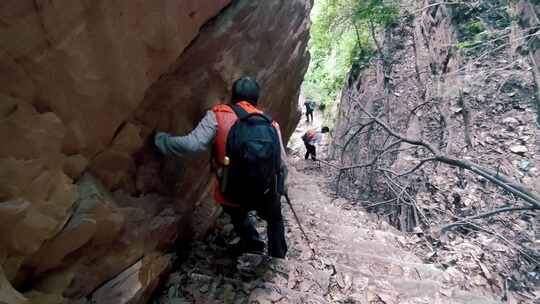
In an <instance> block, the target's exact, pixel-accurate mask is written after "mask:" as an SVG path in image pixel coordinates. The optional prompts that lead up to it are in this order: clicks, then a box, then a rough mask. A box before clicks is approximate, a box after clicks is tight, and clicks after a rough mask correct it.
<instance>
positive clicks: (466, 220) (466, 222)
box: [440, 207, 538, 233]
mask: <svg viewBox="0 0 540 304" xmlns="http://www.w3.org/2000/svg"><path fill="white" fill-rule="evenodd" d="M524 210H538V208H536V207H506V208H500V209H495V210H492V211H489V212H485V213H481V214H478V215H475V216H471V217H467V218H464V219H462V220H459V221H457V222H454V223H451V224H447V225H444V226H442V227H441V229H440V230H441V233H445V232H447V231H448V230H450V229H452V228H454V227H457V226H463V225H469V224H470V221H472V220H477V219H481V218H486V217H490V216H493V215H496V214H499V213H503V212H514V211H524Z"/></svg>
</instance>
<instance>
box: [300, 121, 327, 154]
mask: <svg viewBox="0 0 540 304" xmlns="http://www.w3.org/2000/svg"><path fill="white" fill-rule="evenodd" d="M328 132H330V129H329V128H328V127H322V128H321V130H320V131H316V130H314V129H309V130H307V131H306V133H304V135H302V141H303V142H304V145H305V146H306V155H304V159H308V158H309V156H310V155H311V159H312V160H313V161H316V160H317V148H316V147H315V145H316V144H317V143H318V142H320V141H321V139H322V135H323V134H324V133H328Z"/></svg>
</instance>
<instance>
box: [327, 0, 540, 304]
mask: <svg viewBox="0 0 540 304" xmlns="http://www.w3.org/2000/svg"><path fill="white" fill-rule="evenodd" d="M403 3H406V5H405V7H407V8H409V11H408V12H402V13H403V17H402V18H400V19H399V20H398V21H397V22H396V23H395V24H393V25H391V26H389V27H387V28H386V29H384V31H382V32H381V33H380V35H379V39H380V41H381V44H382V50H381V51H382V54H383V56H382V58H374V59H373V60H372V61H371V62H370V64H369V65H368V68H366V69H364V70H361V71H359V70H354V71H351V74H350V77H349V80H348V83H347V85H346V87H345V88H344V89H343V91H342V93H341V96H340V104H339V110H338V113H337V121H336V130H335V134H334V141H333V143H332V145H331V147H332V148H333V149H332V156H333V158H334V159H336V160H337V161H339V162H340V163H341V165H342V166H344V167H349V166H350V167H352V168H350V169H347V170H343V171H342V172H341V174H340V178H339V180H340V182H339V184H338V185H339V189H338V191H339V192H340V193H341V194H343V195H347V196H349V197H351V198H354V199H355V200H359V201H362V202H365V204H366V206H370V207H371V208H370V209H369V210H370V211H373V212H377V213H379V214H380V215H381V216H383V217H384V218H385V219H387V220H388V221H389V222H390V223H391V224H392V225H394V226H395V227H398V228H400V229H401V230H403V231H409V232H414V234H415V236H414V237H415V238H416V239H417V243H416V244H415V247H417V248H423V249H422V250H418V251H419V252H420V253H421V254H422V255H423V256H424V258H425V259H426V260H430V261H435V262H438V263H440V264H441V265H442V266H443V267H445V268H449V269H454V270H456V271H458V272H461V273H463V274H465V275H469V276H472V277H473V278H474V279H473V280H471V282H470V283H469V284H470V285H471V286H489V287H490V288H493V290H495V291H496V292H498V293H500V294H505V293H506V292H507V290H508V288H509V289H510V291H513V292H516V293H517V294H519V296H517V295H516V297H518V298H521V299H522V300H524V301H526V302H527V301H531V302H532V299H534V297H535V295H534V292H535V290H537V287H535V285H534V284H537V282H538V281H537V279H536V278H535V277H534V276H530V274H531V273H536V271H537V269H538V268H537V265H538V259H539V256H538V254H537V253H538V242H537V240H538V230H537V229H538V228H537V227H538V221H537V217H538V211H522V212H514V213H509V214H508V213H504V215H505V216H508V217H507V218H505V219H504V220H503V219H501V218H500V217H499V216H498V215H497V216H495V217H492V218H491V219H488V220H487V221H477V222H474V223H473V225H467V223H461V225H458V226H456V227H453V228H458V232H459V233H449V234H446V235H443V236H442V237H441V235H440V231H439V228H440V227H441V226H442V224H444V223H445V222H454V221H456V220H459V219H462V218H466V217H468V216H474V215H477V214H482V213H483V212H488V211H491V210H493V209H497V208H501V207H520V206H528V205H527V204H526V203H525V202H524V201H523V200H520V199H517V198H515V197H512V196H511V195H509V193H508V192H506V191H503V190H501V188H499V187H496V186H494V185H493V184H491V183H490V182H489V181H488V180H486V179H485V178H483V177H480V176H478V175H475V174H472V173H471V172H468V171H465V170H463V169H459V168H455V167H452V166H448V165H445V164H442V163H438V162H436V161H433V160H430V157H432V156H433V154H431V153H430V152H429V151H428V149H427V148H426V147H419V146H417V145H414V144H408V143H404V142H402V141H400V140H399V138H396V137H393V136H389V134H388V132H387V131H386V130H385V129H384V128H383V127H382V126H381V125H380V124H377V123H373V120H372V119H371V118H370V117H368V115H366V113H365V112H364V110H365V111H367V112H369V113H370V114H371V115H373V116H378V117H379V118H380V119H381V121H383V122H384V123H386V126H388V127H389V128H391V129H392V130H394V131H396V132H399V133H400V134H402V135H404V136H405V137H408V138H412V139H421V140H424V141H427V142H430V143H431V144H432V146H433V147H435V148H436V149H438V150H440V151H441V153H444V154H445V155H450V156H451V157H454V158H458V159H464V160H467V161H470V162H472V163H475V164H479V165H481V166H484V167H488V168H492V169H493V170H495V171H496V172H500V174H501V175H506V176H509V177H510V178H511V179H512V180H514V181H518V182H520V183H522V185H523V186H524V188H526V189H528V190H533V192H534V190H536V191H538V189H539V187H538V185H540V159H539V155H540V153H539V150H538V147H539V145H538V143H539V140H540V129H539V128H538V126H540V125H539V124H538V119H539V117H540V116H539V114H538V111H539V108H538V98H537V90H538V87H537V82H535V79H534V76H535V75H534V74H536V75H538V65H537V63H536V62H537V57H538V56H537V55H538V54H537V50H538V38H537V35H538V24H539V23H538V17H537V15H536V14H535V12H537V10H538V7H537V5H534V4H533V3H532V2H529V1H516V2H512V1H511V2H510V4H508V2H506V1H470V2H467V3H449V4H447V5H445V4H443V3H440V1H421V3H417V5H414V4H413V2H408V1H404V2H403ZM420 164H421V165H420ZM405 173H407V174H405ZM402 174H403V175H402ZM488 218H489V217H488ZM474 225H476V226H474ZM463 227H465V228H463ZM460 228H463V229H461V230H460ZM416 235H417V236H419V237H416ZM516 244H519V245H516ZM486 265H488V266H486Z"/></svg>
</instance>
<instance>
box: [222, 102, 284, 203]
mask: <svg viewBox="0 0 540 304" xmlns="http://www.w3.org/2000/svg"><path fill="white" fill-rule="evenodd" d="M236 104H237V105H238V106H240V107H241V108H242V109H244V110H245V111H246V112H248V113H263V112H262V111H261V110H259V109H257V108H256V107H254V106H253V105H252V104H250V103H249V102H247V101H240V102H238V103H236ZM211 111H212V112H214V114H215V115H216V120H217V132H216V137H215V139H214V160H213V161H214V162H215V164H217V165H218V166H221V165H223V160H224V159H225V153H226V151H225V149H226V147H227V136H228V135H229V130H230V129H231V127H232V126H233V125H234V123H235V122H236V120H237V119H238V117H237V116H236V114H235V113H234V111H233V109H231V107H230V106H228V105H225V104H219V105H216V106H214V107H213V108H212V109H211ZM272 125H273V126H274V128H276V129H277V130H278V134H280V132H279V125H278V123H277V122H275V121H273V122H272ZM215 180H216V182H215V183H214V198H215V200H216V201H217V202H218V203H219V204H221V205H225V206H231V207H239V205H236V204H234V203H231V202H228V201H227V200H226V199H225V197H223V194H222V193H221V188H220V185H219V179H218V178H217V177H216V178H215Z"/></svg>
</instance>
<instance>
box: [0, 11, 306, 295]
mask: <svg viewBox="0 0 540 304" xmlns="http://www.w3.org/2000/svg"><path fill="white" fill-rule="evenodd" d="M230 2H231V1H226V0H221V1H191V0H182V1H127V0H126V1H115V2H114V3H113V2H109V1H92V2H85V1H54V2H53V1H30V0H23V1H21V0H13V1H4V2H3V3H2V4H0V21H1V22H0V50H1V51H0V69H1V70H2V73H0V74H1V75H0V77H1V80H2V81H1V82H2V84H3V85H2V86H1V87H0V135H1V138H2V141H3V142H2V144H1V145H0V266H1V267H0V302H7V303H28V302H29V301H33V302H36V303H38V302H46V303H64V302H67V301H68V300H67V299H71V300H73V299H84V298H85V297H87V296H89V297H91V298H93V299H94V300H95V301H98V302H100V303H101V302H108V303H127V302H129V303H136V302H143V301H144V300H145V299H146V298H148V296H149V293H150V292H151V289H152V287H154V286H155V284H156V282H157V279H159V275H160V273H162V272H163V271H164V270H166V269H167V268H168V267H169V264H170V257H169V256H168V255H165V254H164V252H166V251H167V250H168V249H170V248H171V245H172V244H173V243H174V242H175V241H176V240H177V239H178V238H193V237H199V236H201V235H203V234H204V233H205V231H206V230H207V229H208V227H209V226H211V224H212V221H213V218H215V216H216V214H217V213H218V210H217V208H216V206H215V205H214V204H213V202H212V200H211V197H210V195H209V193H210V191H209V190H210V186H211V182H210V181H211V179H210V173H209V169H208V163H209V162H208V159H209V154H205V155H199V156H193V157H186V158H184V159H173V158H166V159H161V158H156V156H155V155H154V154H152V153H151V151H150V149H149V146H148V136H149V134H150V133H151V132H152V131H153V130H156V129H158V130H163V131H169V132H173V133H178V134H184V133H186V132H188V131H189V130H190V129H191V128H193V127H194V126H195V124H196V123H197V121H198V119H199V118H200V117H201V116H202V115H203V114H204V111H205V110H206V109H207V108H209V107H210V106H212V105H213V104H216V103H218V102H220V101H226V100H227V98H228V96H229V95H230V91H229V89H230V85H231V83H232V81H233V80H234V79H235V78H237V77H239V76H240V75H244V74H249V75H253V76H255V77H257V79H258V80H259V82H260V84H261V86H262V88H263V92H262V94H263V98H262V106H263V108H265V109H266V110H268V112H269V113H270V114H271V115H273V117H274V118H275V119H276V120H278V121H279V122H280V123H281V125H282V127H283V129H284V134H285V136H288V134H290V133H291V132H292V129H293V128H294V125H295V122H296V120H297V119H298V116H299V114H298V112H297V111H298V110H297V108H296V107H297V106H296V104H297V103H296V99H297V96H298V88H299V86H300V83H301V81H302V78H303V74H304V73H305V70H306V68H307V64H308V61H309V58H308V54H307V51H306V44H307V40H308V28H309V17H308V16H309V10H310V8H311V3H310V2H309V1H304V0H293V1H278V0H275V1H262V0H261V1H247V0H238V1H232V3H230ZM120 273H121V274H120ZM119 274H120V275H119ZM110 280H113V281H111V282H110V283H107V282H108V281H110ZM122 287H124V288H123V290H124V291H125V290H129V292H128V293H125V292H118V290H117V289H118V288H120V289H122Z"/></svg>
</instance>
